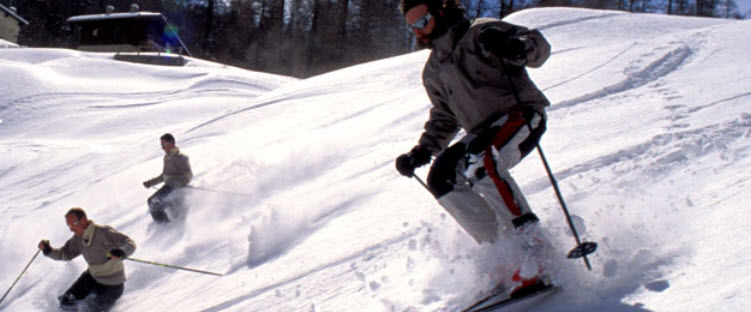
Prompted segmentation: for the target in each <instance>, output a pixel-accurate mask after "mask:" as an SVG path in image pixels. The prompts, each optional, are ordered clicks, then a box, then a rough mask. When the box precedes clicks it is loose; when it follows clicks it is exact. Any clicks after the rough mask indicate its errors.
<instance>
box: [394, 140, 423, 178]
mask: <svg viewBox="0 0 751 312" xmlns="http://www.w3.org/2000/svg"><path fill="white" fill-rule="evenodd" d="M429 162H430V151H428V150H427V149H426V148H424V147H422V146H420V145H417V146H415V147H413V148H412V150H411V151H409V153H406V154H402V155H401V156H399V157H397V158H396V170H397V171H399V173H400V174H401V175H403V176H405V177H408V178H411V177H412V175H414V173H415V168H417V167H420V166H423V165H426V164H428V163H429Z"/></svg>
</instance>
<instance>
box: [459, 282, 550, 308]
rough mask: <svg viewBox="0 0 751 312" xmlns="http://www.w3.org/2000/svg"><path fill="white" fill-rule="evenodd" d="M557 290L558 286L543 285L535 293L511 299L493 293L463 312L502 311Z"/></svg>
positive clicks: (499, 293) (501, 294)
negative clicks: (501, 309)
mask: <svg viewBox="0 0 751 312" xmlns="http://www.w3.org/2000/svg"><path fill="white" fill-rule="evenodd" d="M556 290H558V287H557V286H554V285H542V286H541V287H540V288H538V289H535V290H534V291H531V292H529V293H526V294H523V295H520V296H514V297H509V296H508V295H506V294H503V293H501V292H493V293H492V294H490V295H487V296H485V297H483V298H481V299H479V300H478V301H477V302H475V303H474V304H472V305H470V306H469V307H467V308H465V309H464V310H462V311H461V312H482V311H491V310H495V309H500V308H503V307H506V306H509V305H512V304H515V303H519V302H522V301H526V300H528V299H532V298H535V297H538V296H540V295H543V294H548V293H552V292H554V291H556Z"/></svg>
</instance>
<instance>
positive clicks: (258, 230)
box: [0, 8, 751, 312]
mask: <svg viewBox="0 0 751 312" xmlns="http://www.w3.org/2000/svg"><path fill="white" fill-rule="evenodd" d="M508 21H510V22H513V23H517V24H520V25H524V26H527V27H533V28H537V29H539V30H541V31H542V33H543V34H544V35H545V36H546V38H547V39H548V41H550V43H551V45H552V47H553V50H552V56H551V58H550V59H549V60H548V62H547V63H546V64H545V65H544V66H543V67H541V68H539V69H530V70H529V73H530V75H531V77H532V79H533V80H534V82H535V84H536V85H537V86H538V87H539V88H540V89H541V90H543V92H544V93H545V94H546V96H547V97H548V98H549V99H550V100H551V102H552V106H551V107H549V108H548V111H547V112H548V130H547V132H546V134H545V135H544V136H543V139H542V141H541V146H542V148H543V149H544V152H545V154H546V156H547V158H548V161H549V162H550V166H551V168H552V169H553V172H554V174H555V177H556V178H557V180H558V183H559V185H560V187H561V191H562V194H563V196H564V198H565V199H566V202H567V205H568V207H569V209H570V210H571V212H572V214H573V220H574V224H576V226H577V230H578V231H579V233H580V234H581V235H582V238H583V239H584V240H587V241H594V242H597V243H598V244H599V248H598V250H597V252H596V253H595V254H593V255H592V256H591V258H590V260H591V262H592V265H593V270H592V271H589V270H587V269H586V268H585V266H584V265H583V263H582V262H581V261H573V260H568V259H566V258H565V254H566V253H567V252H568V250H570V249H571V248H573V247H574V245H575V243H574V238H573V237H572V236H571V235H570V233H569V231H568V229H567V225H566V222H565V221H564V219H563V214H562V212H561V209H560V206H559V205H558V203H557V200H556V197H555V194H554V192H553V190H552V188H551V185H550V183H549V181H548V177H547V176H546V173H545V170H544V168H543V167H542V164H541V162H540V159H539V157H537V155H536V154H534V153H533V154H530V156H528V157H527V158H526V159H525V160H524V161H523V162H522V163H520V164H519V165H518V166H517V167H515V168H514V169H513V170H512V174H513V175H514V176H515V178H516V180H517V182H518V183H519V185H520V186H521V188H522V190H523V192H524V193H525V194H526V195H527V199H528V201H529V203H530V206H531V207H532V209H533V210H534V211H535V212H536V213H537V214H538V215H539V217H540V219H541V222H540V228H541V229H542V231H543V232H542V233H543V234H544V236H545V237H546V238H547V242H548V244H547V246H548V249H547V252H546V256H545V257H544V258H542V259H540V261H541V262H543V263H545V272H546V274H548V275H549V276H550V278H551V279H552V280H553V282H554V283H556V284H557V285H559V286H560V287H561V290H560V291H558V292H556V293H555V294H553V295H552V296H549V297H546V298H545V299H543V300H540V301H538V302H536V303H535V306H534V307H535V308H539V309H540V310H544V311H553V312H563V311H584V312H590V311H591V312H595V311H624V312H634V311H709V310H712V311H745V310H746V308H747V307H748V306H749V303H751V295H749V294H750V293H751V292H749V291H748V290H749V286H748V283H747V280H746V279H745V278H743V277H745V276H749V274H750V273H751V265H749V263H751V252H749V250H751V242H749V241H748V240H745V239H743V238H744V237H748V235H749V234H750V232H749V231H750V230H749V229H748V227H747V224H746V223H747V220H749V218H750V217H751V216H750V215H749V214H751V212H750V211H749V210H748V209H746V208H747V207H746V203H748V202H749V200H751V194H749V193H748V192H747V190H748V189H749V187H751V169H749V168H751V143H750V142H751V141H749V140H748V138H749V137H750V136H751V112H749V110H748V102H749V100H751V92H749V91H748V85H749V80H750V78H749V74H748V73H750V72H751V68H749V67H750V66H751V65H749V64H748V62H738V60H741V59H746V58H747V52H748V50H749V44H750V43H747V42H744V41H742V40H740V41H739V40H738V38H744V37H745V36H747V34H748V33H749V31H750V30H751V23H749V22H748V21H732V20H721V19H705V18H693V17H676V16H664V15H654V14H627V13H622V12H615V11H598V10H586V9H564V8H546V9H532V10H525V11H522V12H518V13H515V14H514V15H512V16H510V17H508ZM428 53H429V51H419V52H415V53H410V54H406V55H401V56H396V57H392V58H388V59H383V60H378V61H375V62H370V63H366V64H360V65H356V66H352V67H349V68H345V69H342V70H338V71H335V72H331V73H326V74H323V75H319V76H316V77H311V78H308V79H304V80H300V79H295V78H290V77H284V76H278V75H271V74H265V73H259V72H252V71H247V70H242V69H238V68H234V67H231V66H225V65H223V64H217V63H211V62H206V61H202V60H198V59H189V62H188V64H187V65H186V66H185V67H159V66H152V65H143V64H133V63H126V62H118V61H115V60H113V59H112V55H111V54H107V53H86V52H79V51H74V50H67V49H43V48H9V49H0V73H2V74H0V189H2V190H3V192H2V200H1V201H0V219H1V220H4V221H3V222H2V223H0V224H2V226H0V250H2V257H0V264H1V265H0V291H3V292H5V291H6V290H7V289H9V288H10V285H11V284H13V282H14V281H15V280H16V279H17V278H18V283H17V284H16V285H15V286H14V287H13V288H12V289H10V292H9V293H8V296H7V298H6V299H5V300H4V301H3V302H1V303H0V310H2V311H56V309H57V308H56V307H57V299H56V297H57V296H58V295H59V294H61V293H62V292H64V291H65V290H66V289H67V288H68V287H69V286H70V284H71V283H72V282H73V281H74V280H75V279H76V278H77V277H78V276H79V275H80V274H81V272H82V271H84V270H85V269H86V264H85V262H84V260H83V259H81V258H77V259H75V260H73V261H70V262H61V261H53V260H51V259H49V258H46V257H43V256H39V257H37V258H36V259H34V260H33V261H31V262H30V260H31V259H32V257H33V255H34V254H35V252H37V248H36V246H37V243H38V242H39V241H40V240H41V239H49V240H50V241H51V244H52V245H53V246H56V247H59V246H61V245H62V244H64V242H65V241H66V240H67V239H68V238H69V237H70V236H71V233H70V232H69V230H68V228H67V226H66V225H65V223H64V217H63V215H64V214H65V212H66V211H67V210H68V209H69V208H71V207H75V206H80V207H83V208H84V209H86V211H87V212H88V214H89V216H90V217H91V219H92V220H94V222H96V223H98V224H106V225H111V226H113V227H114V228H116V229H118V230H120V231H121V232H123V233H125V234H127V235H129V236H130V237H131V238H133V239H134V240H135V242H136V244H137V246H138V247H137V249H136V252H135V253H134V254H133V255H132V257H133V258H136V259H141V260H148V261H156V262H159V263H166V264H171V265H178V266H184V267H189V268H194V269H199V270H205V271H211V272H217V273H221V274H223V276H222V277H217V276H212V275H204V274H198V273H194V272H187V271H179V270H173V269H169V268H165V267H161V266H155V265H148V264H142V263H137V262H133V261H126V262H125V268H126V275H127V276H128V281H127V282H126V284H125V293H124V295H123V297H122V298H121V299H120V300H119V301H118V302H117V304H116V306H115V307H114V308H113V311H456V310H460V309H461V308H463V307H466V306H468V305H469V304H471V303H472V302H473V300H475V299H476V298H478V297H479V296H481V295H482V294H483V293H485V292H487V291H488V289H489V288H490V287H491V286H492V285H494V284H496V283H499V282H502V283H503V282H507V281H506V280H505V278H506V277H508V276H509V275H510V272H512V271H513V270H514V269H515V268H516V267H517V266H518V265H519V263H520V261H521V260H522V258H523V254H521V253H519V249H518V237H517V235H515V234H514V232H513V231H510V230H509V229H507V228H502V229H499V231H500V233H501V239H499V240H498V241H497V242H496V243H494V244H482V245H478V244H476V243H475V242H474V240H473V239H472V238H471V237H469V236H468V235H467V234H466V233H464V232H463V231H462V230H461V228H460V227H459V226H458V225H457V224H456V222H454V221H453V220H452V218H451V217H450V216H449V215H448V214H447V213H446V212H444V211H443V210H442V208H441V207H440V206H439V205H438V204H437V203H436V201H435V200H434V199H433V197H432V196H431V195H430V194H428V193H427V192H426V191H425V190H424V189H423V188H422V186H421V185H420V184H419V183H418V182H417V181H415V180H414V179H408V178H405V177H402V176H400V175H399V174H398V173H397V172H396V170H395V169H394V159H395V158H396V157H397V156H398V155H399V154H401V153H404V152H407V151H409V149H411V148H412V146H413V145H414V144H416V142H417V139H418V138H419V136H420V133H421V131H422V126H423V124H424V122H425V121H426V119H427V117H428V110H429V109H430V103H429V101H428V99H427V97H426V95H425V91H424V90H423V87H422V83H421V81H420V77H421V71H422V68H423V65H424V62H425V61H426V59H427V57H428ZM166 132H170V133H172V134H174V135H175V137H176V139H177V145H178V146H179V147H180V148H181V150H182V151H183V152H184V153H185V154H187V155H188V156H189V157H190V161H191V165H192V167H193V172H194V174H195V177H194V179H193V181H192V182H191V185H192V186H193V187H194V188H192V189H187V190H184V192H185V196H186V199H187V202H188V203H189V205H188V209H187V210H186V211H182V212H175V213H177V214H179V215H182V217H177V218H176V220H175V221H174V222H172V223H170V224H168V225H157V224H154V223H153V222H152V221H151V218H150V217H149V215H148V210H147V207H146V198H147V197H148V196H150V195H151V194H152V193H153V192H154V189H145V188H144V187H143V186H142V185H141V183H142V182H143V181H145V180H147V179H149V178H151V177H153V176H155V175H158V174H159V172H160V170H161V165H162V155H163V152H162V151H161V149H160V146H159V139H158V138H159V136H161V135H162V134H163V133H166ZM417 174H418V175H419V176H421V177H425V175H426V174H427V168H420V169H418V171H417ZM27 264H29V266H28V270H26V271H25V273H24V274H23V275H21V276H20V278H19V275H20V274H21V272H22V271H23V270H24V267H25V266H26V265H27ZM512 310H513V309H512Z"/></svg>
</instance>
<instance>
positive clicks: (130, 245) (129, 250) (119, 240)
mask: <svg viewBox="0 0 751 312" xmlns="http://www.w3.org/2000/svg"><path fill="white" fill-rule="evenodd" d="M104 233H105V236H106V237H107V242H109V243H110V244H111V247H110V250H118V249H119V250H122V251H123V253H122V254H121V255H117V256H118V257H122V256H125V257H130V255H132V254H133V253H134V252H135V251H136V243H135V242H134V241H133V240H132V239H131V238H130V237H128V236H127V235H125V234H123V233H120V232H118V231H117V230H115V229H113V228H111V227H107V230H106V231H105V232H104Z"/></svg>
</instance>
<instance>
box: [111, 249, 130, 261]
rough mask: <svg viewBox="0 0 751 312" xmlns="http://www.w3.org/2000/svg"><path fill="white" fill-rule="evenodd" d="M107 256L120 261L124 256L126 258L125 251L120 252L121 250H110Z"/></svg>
mask: <svg viewBox="0 0 751 312" xmlns="http://www.w3.org/2000/svg"><path fill="white" fill-rule="evenodd" d="M109 255H110V256H112V257H117V258H120V259H122V258H125V256H126V254H125V250H122V249H113V250H110V254H109ZM109 258H111V257H109Z"/></svg>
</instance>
